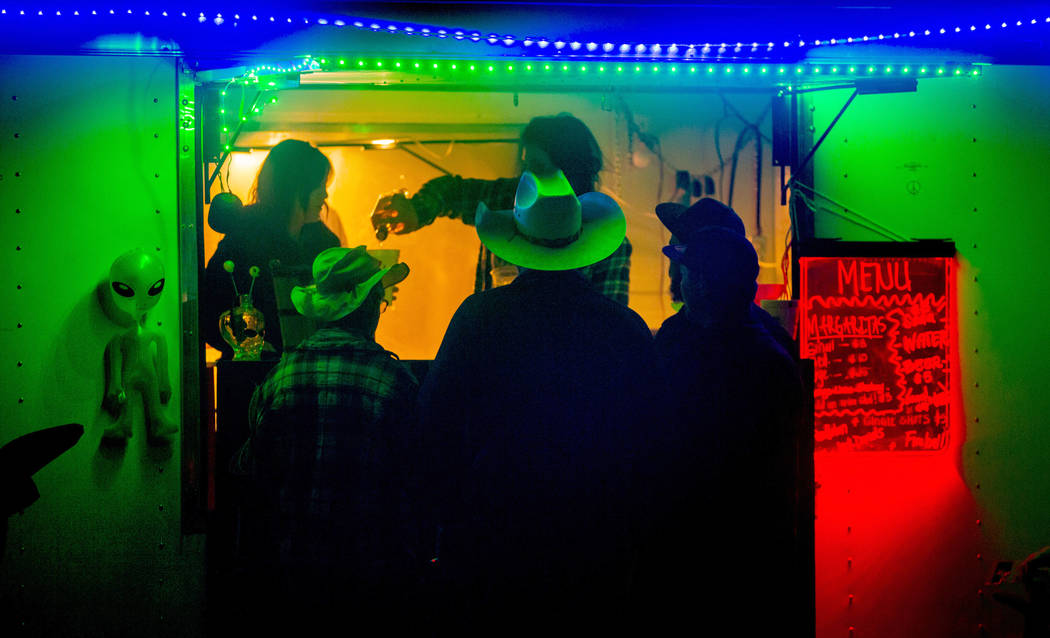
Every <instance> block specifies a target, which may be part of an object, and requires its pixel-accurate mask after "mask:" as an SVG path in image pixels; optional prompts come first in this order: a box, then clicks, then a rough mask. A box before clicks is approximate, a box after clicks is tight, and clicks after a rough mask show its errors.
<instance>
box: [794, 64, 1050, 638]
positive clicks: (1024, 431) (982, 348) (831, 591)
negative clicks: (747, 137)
mask: <svg viewBox="0 0 1050 638" xmlns="http://www.w3.org/2000/svg"><path fill="white" fill-rule="evenodd" d="M1047 86H1050V68H1048V67H1009V66H992V67H988V68H986V69H985V70H984V73H983V75H981V76H980V77H976V78H964V79H954V78H953V79H944V80H920V81H919V86H918V92H916V93H900V94H892V95H863V96H860V97H858V98H857V99H856V100H855V101H854V103H853V105H852V106H850V108H849V110H848V111H847V112H846V114H845V115H844V116H843V117H842V119H841V120H840V121H839V123H838V124H837V125H836V126H835V128H834V129H833V131H832V133H831V134H830V135H829V136H828V138H827V140H826V141H825V142H824V144H823V146H822V147H821V148H820V150H819V151H817V154H816V156H815V158H814V171H815V186H816V188H817V190H818V191H820V192H821V193H822V194H823V195H824V196H825V197H826V199H825V198H818V204H819V210H818V212H817V217H816V230H817V235H818V236H820V237H841V238H844V239H848V240H879V239H882V238H881V237H880V236H879V235H878V234H877V233H875V232H873V231H871V230H868V229H866V228H864V227H863V226H862V225H859V224H857V223H854V222H851V221H847V220H845V219H843V218H841V217H840V216H838V215H836V214H835V213H839V214H842V213H843V207H845V208H848V209H849V210H850V211H853V212H855V213H859V214H861V215H863V216H865V217H866V218H868V219H869V220H871V221H873V222H875V223H877V224H879V225H881V226H883V227H887V228H889V229H891V230H892V231H893V232H895V233H897V234H899V235H902V236H904V237H909V238H910V237H916V238H948V239H952V240H954V241H955V243H956V246H957V249H958V260H957V269H956V271H955V272H956V281H957V300H956V319H957V324H958V344H957V348H958V365H957V374H956V376H955V379H954V380H953V383H954V384H955V387H956V388H957V398H956V401H955V403H954V404H953V406H952V413H953V418H954V423H953V424H952V430H953V437H955V441H954V443H953V446H952V450H951V451H950V452H949V453H948V454H946V455H940V456H938V457H935V458H926V457H916V458H909V459H896V460H894V459H885V462H882V463H880V462H879V460H878V459H865V460H863V463H864V464H865V467H867V468H869V469H870V470H871V471H870V472H866V473H865V472H861V471H859V469H858V467H859V465H858V464H857V463H851V464H849V465H850V467H849V468H842V469H843V471H841V472H830V470H829V473H828V474H827V475H826V476H825V477H824V478H821V476H819V474H820V470H821V465H822V463H823V461H822V460H821V459H819V458H818V479H817V480H818V482H820V484H821V487H820V489H819V490H818V492H817V516H818V520H817V547H818V550H817V574H818V603H819V604H818V622H819V625H820V629H821V630H820V632H819V633H818V635H819V636H828V637H831V636H844V635H846V634H847V630H848V628H849V627H855V629H856V635H858V636H859V635H872V636H889V635H893V636H901V637H909V636H916V637H918V636H960V635H967V634H973V635H976V634H977V633H979V630H978V626H979V625H983V626H984V627H985V628H986V629H987V631H988V634H989V635H1019V633H1020V624H1019V623H1020V620H1021V616H1020V614H1018V613H1017V612H1015V611H1012V610H1009V609H1007V608H1006V607H1004V606H1003V605H1001V604H999V603H997V602H995V601H993V600H992V599H991V596H990V592H989V591H988V589H987V588H985V587H984V586H983V583H984V582H985V581H986V580H987V578H988V577H989V576H990V574H991V572H992V569H993V568H994V566H995V564H996V562H997V561H999V560H1009V561H1019V560H1021V559H1023V558H1024V557H1025V556H1027V555H1028V554H1029V553H1031V552H1034V551H1036V550H1037V549H1039V548H1040V547H1043V546H1046V545H1047V544H1050V535H1048V531H1050V508H1047V503H1050V481H1048V480H1047V463H1048V456H1047V450H1050V428H1047V427H1046V415H1047V414H1048V413H1050V393H1048V392H1047V391H1046V381H1047V379H1050V343H1048V341H1047V339H1046V338H1045V337H1044V335H1045V334H1046V326H1045V323H1046V317H1047V316H1050V298H1048V297H1047V295H1046V294H1045V291H1046V287H1047V286H1046V270H1047V268H1046V258H1045V255H1046V241H1047V229H1048V226H1047V222H1046V219H1047V211H1048V210H1050V187H1048V182H1047V178H1046V175H1047V169H1048V168H1050V161H1048V157H1050V156H1048V154H1047V149H1048V148H1050V120H1048V119H1047V117H1046V113H1048V112H1050V92H1048V91H1047V88H1046V87H1047ZM847 97H848V93H847V92H845V91H828V92H822V93H814V94H812V95H811V96H810V98H809V99H808V101H807V105H808V106H812V107H813V111H812V112H811V113H812V117H813V123H814V126H815V131H816V132H815V134H814V135H819V134H820V133H821V132H822V131H823V130H824V129H825V128H826V127H827V125H828V123H829V122H830V121H831V119H832V118H833V117H834V115H835V114H836V113H837V112H838V110H839V108H840V107H841V106H842V104H843V103H844V102H845V100H846V98H847ZM827 463H829V464H830V463H831V460H827ZM835 463H839V462H838V461H835ZM935 465H936V466H937V467H940V468H942V469H943V476H938V477H937V481H934V482H928V481H922V482H917V483H915V484H912V485H910V486H909V487H908V488H906V489H903V490H896V491H895V493H892V494H890V493H886V492H885V489H882V488H880V486H885V485H887V483H886V482H885V481H884V480H883V479H881V478H879V476H880V475H881V476H884V477H886V476H890V475H893V476H895V482H894V483H892V484H893V485H900V484H901V481H904V480H905V479H904V478H903V477H904V476H906V475H911V476H916V477H922V476H926V477H929V476H930V474H929V469H930V468H931V467H933V466H935ZM861 480H863V481H864V483H860V482H857V481H861ZM865 499H867V500H865ZM924 499H925V500H924ZM875 502H878V503H879V506H878V507H875V506H873V505H872V503H875ZM824 503H836V504H838V506H839V508H838V509H839V511H827V510H823V509H822V504H824ZM891 520H892V521H895V522H897V523H899V524H898V525H896V526H895V529H893V530H892V531H891V532H887V534H889V535H887V534H883V538H882V540H880V541H879V542H870V543H869V542H866V541H865V538H867V536H866V535H869V534H870V533H871V530H873V529H883V530H885V529H886V527H885V524H886V522H887V521H891ZM980 592H983V595H982V594H981V593H980ZM1011 632H1013V633H1011Z"/></svg>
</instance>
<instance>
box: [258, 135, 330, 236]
mask: <svg viewBox="0 0 1050 638" xmlns="http://www.w3.org/2000/svg"><path fill="white" fill-rule="evenodd" d="M331 173H332V163H331V162H330V161H329V160H328V158H327V157H325V155H324V153H322V152H321V151H319V150H317V147H315V146H313V145H312V144H310V143H309V142H304V141H302V140H284V141H283V142H281V143H280V144H278V145H277V146H274V147H273V148H272V149H270V153H269V155H267V156H266V160H265V161H263V163H262V166H261V167H259V173H258V174H257V175H256V176H255V182H254V183H253V184H252V190H251V192H250V193H249V194H248V203H249V204H257V205H258V206H259V208H260V209H261V210H260V212H261V213H262V215H263V217H264V218H265V220H266V223H268V224H271V225H272V227H273V228H281V229H283V228H287V227H288V222H289V221H290V220H291V216H292V208H294V206H295V204H296V203H297V202H298V204H299V205H300V206H302V208H303V209H304V210H305V209H306V207H307V204H308V203H309V201H310V193H311V192H313V191H314V189H316V188H317V187H318V186H321V185H322V184H326V183H327V182H328V177H329V175H331Z"/></svg>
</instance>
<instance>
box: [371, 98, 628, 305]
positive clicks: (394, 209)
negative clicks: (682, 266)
mask: <svg viewBox="0 0 1050 638" xmlns="http://www.w3.org/2000/svg"><path fill="white" fill-rule="evenodd" d="M521 145H522V160H523V165H524V168H525V170H526V171H530V172H532V173H533V174H536V175H546V174H549V173H552V172H554V171H557V170H560V171H562V173H564V174H565V177H566V178H567V179H568V180H569V184H570V185H571V186H572V190H573V192H574V193H576V195H583V194H584V193H589V192H592V191H594V190H596V188H597V185H598V174H599V173H600V172H601V170H602V151H601V148H600V147H599V146H598V141H597V140H596V139H595V138H594V134H593V133H591V131H590V129H589V128H587V125H586V124H584V123H583V122H582V121H580V120H579V119H578V118H575V117H573V116H572V115H569V114H568V113H560V114H558V115H545V116H540V117H534V118H532V120H531V121H530V122H529V123H528V124H527V125H526V126H525V129H524V130H523V131H522V133H521ZM517 188H518V178H517V177H512V178H500V179H495V180H484V179H470V178H464V177H460V176H459V175H446V176H442V177H436V178H434V179H432V180H430V181H428V182H427V183H426V184H424V185H423V187H422V188H420V189H419V192H417V193H416V194H415V195H413V196H412V197H410V198H409V197H405V196H404V195H401V194H395V195H388V196H386V197H384V198H382V199H381V200H380V201H379V204H377V208H376V211H375V212H374V213H373V214H372V224H373V225H374V226H375V227H376V229H377V230H379V232H385V229H386V228H390V229H391V230H392V231H393V232H394V233H395V234H404V233H410V232H413V231H415V230H417V229H419V228H421V227H423V226H426V225H427V224H430V223H432V222H433V221H434V219H435V218H437V217H451V218H453V219H460V220H461V221H463V223H465V224H470V225H472V226H473V225H474V212H475V209H476V208H477V206H478V202H485V204H487V205H488V206H489V208H492V209H495V210H500V209H508V208H511V207H512V206H513V205H514V193H515V191H516V189H517ZM505 265H507V262H506V261H505V260H503V259H500V257H499V256H498V255H493V253H492V251H491V250H489V249H488V248H487V247H485V246H484V245H483V246H482V247H481V251H480V253H479V255H478V265H477V270H476V273H475V279H474V292H481V291H482V290H488V289H490V288H493V287H495V285H498V283H497V284H494V283H493V280H492V276H491V271H492V269H493V268H497V267H499V266H505ZM580 273H581V274H582V275H583V276H584V278H586V279H587V280H588V281H590V282H591V283H592V284H593V285H594V286H595V287H596V288H597V289H598V291H599V292H601V293H602V294H604V295H606V296H607V297H609V298H611V299H614V300H615V301H618V302H620V303H622V304H623V305H625V306H626V305H627V301H628V288H629V287H630V278H631V277H630V275H631V242H630V241H628V239H627V238H626V237H624V238H623V241H622V242H621V243H620V246H619V247H617V249H616V250H615V251H614V252H613V253H612V254H611V255H609V256H607V257H606V258H604V259H602V260H600V261H598V262H597V263H595V264H592V265H589V266H585V267H584V268H581V269H580Z"/></svg>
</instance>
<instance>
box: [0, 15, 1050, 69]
mask: <svg viewBox="0 0 1050 638" xmlns="http://www.w3.org/2000/svg"><path fill="white" fill-rule="evenodd" d="M30 13H31V14H32V13H35V15H37V16H40V17H43V16H44V15H45V13H44V11H42V10H37V11H35V12H30ZM86 14H87V10H85V12H84V15H86ZM108 14H109V15H110V16H114V17H117V16H118V13H117V11H115V10H114V9H108ZM13 15H15V10H13V9H12V10H8V9H6V8H5V9H2V10H0V16H13ZM17 15H18V16H25V15H26V11H25V10H24V9H23V10H18V11H17ZM49 15H50V14H49ZM91 15H93V16H95V15H98V12H97V11H96V10H91ZM122 15H127V16H135V15H136V12H135V11H134V10H132V9H127V10H126V14H122ZM137 15H141V16H143V17H147V18H154V17H156V16H155V14H152V13H151V12H150V11H148V10H144V11H140V12H138V14H137ZM159 15H160V16H162V17H165V18H168V17H170V16H174V15H176V14H174V13H171V14H169V12H168V11H162V12H160V14H159ZM178 15H180V16H181V17H182V18H188V17H189V16H188V15H187V13H186V12H185V11H183V12H180V13H179V14H178ZM70 16H73V17H80V16H81V12H80V10H79V9H74V10H71V11H70V10H66V12H65V13H63V12H62V11H59V10H56V11H55V12H54V17H55V18H66V19H69V17H70ZM193 17H194V18H196V22H197V23H198V24H201V25H214V26H215V27H226V26H227V25H233V26H236V25H240V24H242V16H241V15H240V14H234V15H232V17H230V16H224V15H223V14H221V13H205V12H198V13H197V15H195V16H193ZM296 18H297V19H293V17H291V16H288V15H284V16H274V15H268V16H264V17H262V20H264V21H267V22H270V23H277V22H283V23H285V24H289V25H293V24H295V23H297V22H299V21H300V20H301V23H302V24H303V25H313V24H316V25H318V26H321V27H325V28H344V27H347V26H353V27H354V28H357V29H362V30H370V31H372V32H375V33H388V34H400V35H407V36H420V37H438V38H449V37H451V38H454V39H456V40H459V41H470V42H475V43H484V44H487V45H489V46H498V47H505V48H510V47H521V48H523V49H525V50H526V52H527V51H542V52H545V51H546V50H547V49H548V48H551V47H552V46H553V50H554V51H556V52H558V53H562V52H566V53H569V54H570V55H587V56H609V57H616V56H627V57H630V56H634V57H643V56H644V57H651V58H672V59H674V58H682V57H684V58H693V57H700V58H705V57H707V56H711V55H712V51H713V50H714V51H716V52H717V53H716V54H715V56H714V57H716V58H717V57H722V56H725V55H727V54H728V53H730V50H731V53H732V54H733V55H734V56H735V57H736V56H740V55H742V54H744V53H745V49H749V52H750V53H751V54H759V53H764V54H766V55H769V54H772V53H773V52H774V51H775V49H777V48H778V47H779V48H782V49H784V50H788V49H795V48H797V49H805V48H826V47H832V46H842V45H847V44H854V43H857V42H871V41H885V40H887V39H889V38H891V37H892V38H893V39H895V40H900V39H902V38H905V37H907V38H915V37H917V36H918V35H919V34H921V35H922V36H923V37H936V36H938V35H949V34H952V35H955V34H961V35H965V34H972V33H977V32H979V31H981V30H982V28H981V25H980V24H979V23H969V22H962V21H953V22H955V23H950V24H947V25H944V26H939V25H938V26H935V27H931V28H926V29H922V30H919V31H916V30H909V31H907V32H904V31H896V32H893V33H888V32H887V33H869V34H862V35H854V36H847V37H839V36H836V37H827V38H825V37H821V38H814V39H811V38H805V37H804V38H800V39H799V40H797V42H796V41H789V40H788V41H784V42H783V43H782V44H781V45H777V44H776V43H774V42H771V41H769V42H767V43H766V44H764V45H762V44H759V42H758V41H757V40H755V41H752V42H751V43H750V44H748V43H745V42H736V43H735V44H733V43H725V42H723V43H720V44H713V43H710V42H707V43H695V42H694V43H678V42H671V43H665V42H658V43H651V44H645V43H640V42H619V43H618V42H611V41H609V42H604V43H598V42H579V41H577V40H575V39H567V38H559V37H542V36H534V35H530V36H527V37H524V38H519V37H517V36H515V35H513V34H496V33H491V34H488V35H487V36H486V35H482V34H481V33H480V32H477V31H467V30H463V29H451V28H447V27H442V26H436V25H423V24H409V23H401V22H395V21H389V20H376V19H371V20H369V19H365V18H347V17H346V16H336V15H328V16H320V17H307V16H303V15H299V16H296ZM250 20H251V23H258V22H259V21H260V16H259V15H258V14H252V15H251V16H250ZM995 24H998V27H999V28H1000V29H1013V28H1019V27H1024V26H1029V27H1031V26H1036V25H1048V24H1050V16H1046V17H1040V18H1035V17H1032V18H1028V19H1011V20H1002V21H999V22H998V23H995V22H985V23H984V25H983V30H984V31H991V30H992V29H993V25H995ZM762 49H764V51H762Z"/></svg>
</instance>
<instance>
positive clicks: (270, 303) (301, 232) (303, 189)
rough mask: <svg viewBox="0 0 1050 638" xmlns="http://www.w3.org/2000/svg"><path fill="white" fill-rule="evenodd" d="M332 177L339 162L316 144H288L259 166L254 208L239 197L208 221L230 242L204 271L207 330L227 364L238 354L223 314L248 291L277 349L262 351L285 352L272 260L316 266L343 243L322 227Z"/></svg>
mask: <svg viewBox="0 0 1050 638" xmlns="http://www.w3.org/2000/svg"><path fill="white" fill-rule="evenodd" d="M331 179H332V164H331V162H330V161H329V160H328V158H327V157H325V155H324V154H323V153H321V151H319V150H318V149H317V148H316V147H315V146H313V145H311V144H310V143H308V142H304V141H302V140H292V139H290V140H284V141H283V142H281V143H280V144H277V145H276V146H274V147H273V148H272V149H271V150H270V153H269V155H268V156H267V157H266V160H265V161H264V162H263V163H262V166H261V167H260V168H259V173H258V174H257V175H256V177H255V183H254V184H253V185H252V190H251V192H250V194H249V199H248V205H247V206H243V207H242V206H241V205H240V201H239V200H238V199H237V198H236V197H235V196H232V195H226V196H225V197H216V199H215V200H213V202H212V207H211V209H210V211H209V216H208V223H209V224H210V225H211V227H212V228H214V229H215V230H217V231H219V232H220V233H224V234H225V237H224V238H223V239H222V241H220V242H219V246H218V248H217V249H216V251H215V254H214V255H213V256H212V257H211V259H210V260H209V261H208V265H207V268H206V269H205V275H204V282H203V284H202V286H201V293H200V297H201V299H200V304H201V322H202V328H201V329H202V332H203V333H204V340H205V341H206V342H207V343H208V345H210V346H212V347H214V348H216V349H218V350H219V351H221V352H222V357H223V358H224V359H229V358H232V356H233V349H232V347H231V346H230V345H229V344H228V343H226V341H225V340H223V338H222V336H221V334H220V332H219V316H220V315H221V314H222V313H223V312H225V311H226V310H230V309H231V308H233V307H235V306H236V305H237V303H238V294H240V295H244V294H248V293H249V291H250V292H251V301H252V303H253V305H254V306H255V308H257V309H258V310H260V311H261V312H262V314H263V317H264V321H265V328H264V337H265V340H266V343H267V344H268V345H269V346H272V350H271V349H270V348H269V347H265V348H264V350H263V352H264V353H269V355H270V356H279V353H280V352H281V351H282V349H283V345H284V344H283V341H282V338H281V326H280V322H279V321H278V310H277V300H276V297H275V294H274V287H273V273H272V272H271V269H270V262H271V261H272V260H278V261H280V263H281V266H283V267H288V266H303V267H306V268H309V266H310V264H312V263H313V260H314V257H316V256H317V255H318V254H319V253H320V252H321V251H323V250H325V249H326V248H332V247H334V246H338V245H339V238H338V237H336V235H335V234H334V233H333V232H332V231H330V230H329V229H328V228H327V227H326V226H325V225H324V223H323V222H322V221H321V209H322V208H323V207H324V206H325V205H326V203H325V200H326V199H327V198H328V190H327V187H328V185H329V184H330V183H331ZM229 262H232V267H231V265H230V263H229ZM252 267H257V268H258V277H257V278H253V276H252V275H251V274H250V269H251V268H252ZM231 269H232V272H231ZM253 279H257V280H255V281H253ZM263 356H264V357H266V356H267V355H266V354H264V355H263Z"/></svg>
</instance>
